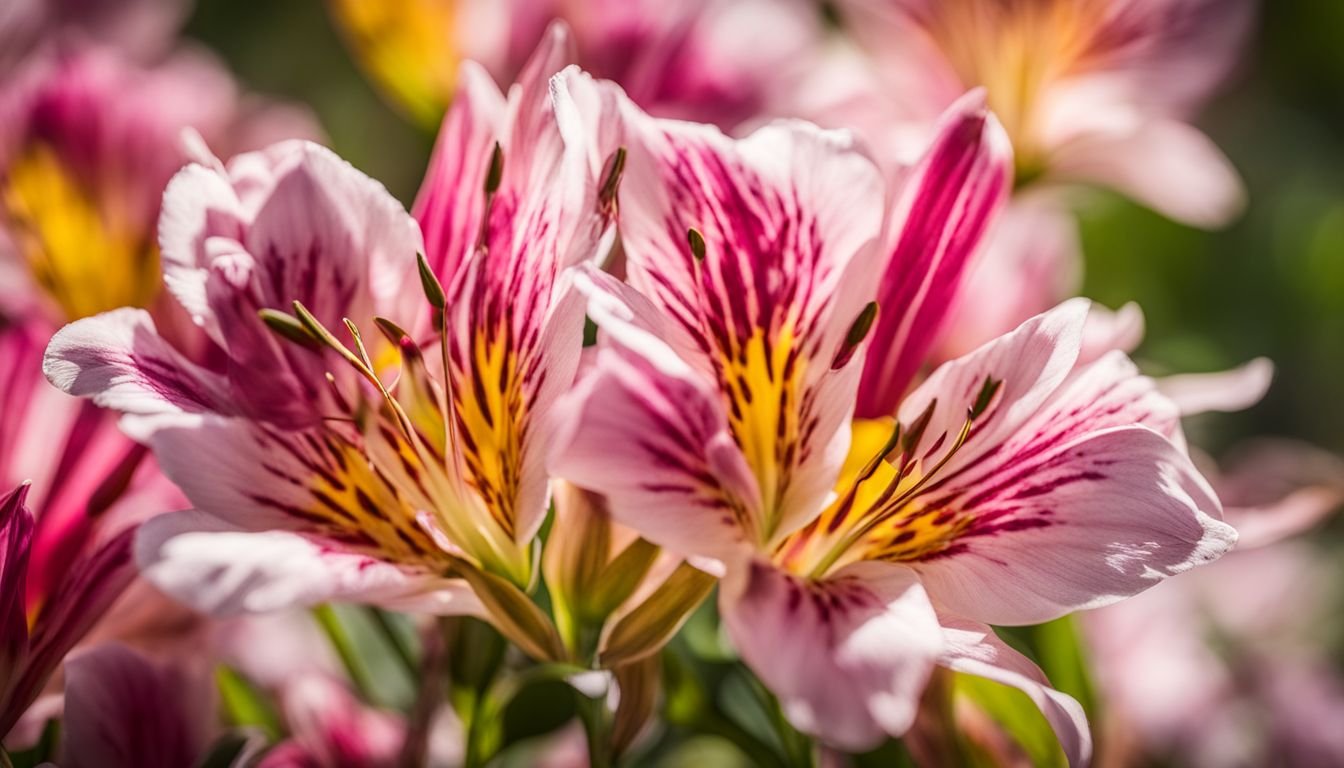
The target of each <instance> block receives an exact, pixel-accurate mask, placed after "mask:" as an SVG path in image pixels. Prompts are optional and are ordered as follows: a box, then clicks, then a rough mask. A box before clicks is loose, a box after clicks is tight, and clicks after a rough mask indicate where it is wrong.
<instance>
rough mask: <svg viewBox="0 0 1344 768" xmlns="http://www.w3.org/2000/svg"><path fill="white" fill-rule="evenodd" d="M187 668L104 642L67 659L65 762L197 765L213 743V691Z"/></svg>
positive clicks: (98, 767) (78, 766)
mask: <svg viewBox="0 0 1344 768" xmlns="http://www.w3.org/2000/svg"><path fill="white" fill-rule="evenodd" d="M201 682H203V681H199V680H189V679H186V676H185V675H183V674H182V672H181V671H180V670H177V669H173V668H168V667H159V666H156V665H155V664H153V663H151V662H150V661H148V660H147V659H145V658H144V657H142V656H140V655H138V654H136V653H133V652H132V651H130V650H128V649H127V648H125V647H124V646H120V645H102V646H99V647H97V648H95V649H93V650H91V651H86V652H84V653H81V654H79V655H77V656H75V657H74V658H72V659H71V660H70V661H69V662H68V663H67V664H66V665H65V715H64V718H63V720H62V725H63V729H62V730H63V733H62V735H63V745H62V765H68V766H70V767H71V768H104V767H106V768H141V767H142V766H164V767H165V768H167V766H174V765H192V764H194V763H195V762H196V760H197V759H198V758H199V757H200V756H201V752H202V750H203V749H204V748H205V745H206V733H205V731H206V730H207V729H208V728H209V727H210V725H211V721H212V719H213V718H212V714H213V713H212V712H211V711H210V707H209V702H211V701H212V700H213V697H212V696H209V695H206V696H202V695H200V691H199V690H196V685H197V684H199V683H201Z"/></svg>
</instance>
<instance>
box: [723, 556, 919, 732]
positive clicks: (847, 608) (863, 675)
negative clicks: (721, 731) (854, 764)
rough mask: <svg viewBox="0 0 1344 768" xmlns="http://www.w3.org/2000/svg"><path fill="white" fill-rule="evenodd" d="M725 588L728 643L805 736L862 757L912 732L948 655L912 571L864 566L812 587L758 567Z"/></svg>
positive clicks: (765, 566)
mask: <svg viewBox="0 0 1344 768" xmlns="http://www.w3.org/2000/svg"><path fill="white" fill-rule="evenodd" d="M723 589H724V591H723V594H722V602H721V605H722V612H723V619H724V623H725V626H726V627H727V629H728V633H729V636H730V637H731V638H732V640H733V643H734V644H735V645H736V646H737V648H738V650H739V651H740V652H741V654H742V658H743V660H744V661H746V663H747V664H748V665H749V666H750V667H751V668H752V669H753V670H754V671H755V672H756V674H757V675H758V676H759V677H760V678H761V681H762V682H764V683H765V685H766V687H768V688H769V689H770V690H771V691H772V692H774V694H775V695H776V696H778V697H779V700H780V704H781V705H782V706H783V708H784V713H785V715H786V716H787V717H788V718H789V721H790V722H792V723H793V724H794V726H796V727H797V728H798V729H800V730H802V731H804V732H806V733H809V734H812V735H814V736H816V737H818V738H819V739H821V740H823V741H825V742H826V743H828V744H831V745H833V746H836V747H840V748H842V749H845V750H849V751H862V750H866V749H869V748H871V747H873V746H875V745H876V744H877V743H879V742H880V741H882V740H883V739H884V738H885V737H886V736H888V735H891V736H900V735H901V734H903V733H904V732H905V731H906V729H907V728H909V727H910V724H911V722H913V720H914V717H915V711H916V707H917V705H918V702H919V697H920V694H921V693H922V692H923V689H924V684H925V682H926V681H927V680H928V676H929V673H930V671H931V669H932V666H933V662H934V660H935V659H936V658H937V657H938V654H939V653H940V651H942V649H943V648H942V639H941V637H940V633H939V630H938V623H937V617H936V616H935V615H934V613H933V610H932V608H931V607H930V606H929V602H928V598H927V597H926V596H925V594H924V590H923V589H922V588H921V587H920V585H919V581H918V579H916V578H915V576H914V574H913V573H912V572H911V571H910V570H909V569H907V568H903V567H900V566H895V565H888V564H883V563H861V564H858V565H853V566H850V567H849V568H846V569H843V570H841V571H840V572H838V573H836V574H835V575H833V576H830V577H828V578H827V579H826V580H825V581H821V582H810V581H805V580H801V579H798V578H795V577H793V576H790V575H788V574H786V573H784V572H782V571H780V570H777V569H776V568H774V567H772V566H770V565H768V564H765V563H761V562H753V563H751V564H750V565H749V566H747V567H746V568H744V569H743V570H742V572H740V573H738V574H736V575H733V574H731V573H730V575H729V580H728V581H727V582H725V584H724V588H723Z"/></svg>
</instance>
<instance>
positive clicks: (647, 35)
mask: <svg viewBox="0 0 1344 768" xmlns="http://www.w3.org/2000/svg"><path fill="white" fill-rule="evenodd" d="M329 5H330V7H331V10H332V13H333V15H334V17H335V19H336V20H337V22H338V23H339V25H340V27H341V28H342V29H343V30H344V32H345V33H346V37H347V39H348V40H349V42H350V44H351V47H352V48H353V50H354V52H355V54H356V56H357V57H358V59H359V61H360V63H361V64H362V65H363V67H364V69H365V70H366V71H367V72H368V73H369V75H370V76H371V78H372V79H373V80H374V81H375V82H376V83H377V84H378V85H379V86H381V87H382V88H383V89H384V90H385V91H386V92H388V93H389V95H391V96H392V97H393V98H394V99H395V100H396V101H397V102H398V103H399V104H400V105H401V106H402V107H404V108H405V109H406V110H407V111H408V112H409V113H410V114H411V116H412V117H414V118H416V119H417V120H418V121H420V122H423V123H429V124H432V123H433V122H434V121H436V120H438V118H439V115H441V114H443V112H444V110H445V109H446V107H447V106H448V105H449V104H450V103H451V102H452V100H453V99H454V98H455V97H456V93H455V88H456V87H457V85H458V82H459V81H458V79H457V77H456V75H457V71H458V69H459V67H460V66H461V65H462V62H463V61H465V60H467V59H470V60H472V61H477V62H480V63H481V64H483V65H484V66H485V67H486V69H487V70H488V71H489V72H490V73H491V74H492V75H494V76H495V78H496V80H497V81H499V82H504V83H507V82H511V81H512V80H513V79H514V78H515V77H516V76H517V75H518V73H519V72H520V71H521V69H522V65H523V63H524V62H525V61H526V59H527V56H528V54H529V52H530V51H531V50H532V48H533V46H534V45H535V44H536V41H537V40H538V39H539V38H541V37H542V36H543V34H544V32H543V30H545V29H546V26H547V24H548V23H549V22H550V21H551V20H553V19H559V20H563V21H564V22H565V23H567V24H568V25H569V27H570V28H571V29H572V30H573V32H574V43H575V49H576V52H577V61H578V63H579V64H580V65H581V66H582V67H583V68H584V69H585V70H587V71H589V72H592V73H593V74H594V75H595V76H597V77H602V78H607V79H610V80H614V81H616V82H618V83H620V84H621V85H622V86H623V87H624V88H625V90H626V92H627V93H628V94H629V95H630V97H631V98H633V99H634V100H635V101H636V102H637V103H639V104H640V105H641V106H643V107H644V108H646V109H648V110H650V111H651V112H653V113H654V114H658V115H662V116H666V117H679V118H684V119H694V120H702V121H706V122H713V123H716V124H718V125H721V126H723V127H724V128H725V129H726V128H731V127H733V126H735V125H737V124H738V123H741V122H742V121H744V120H747V119H749V118H752V117H755V116H757V115H759V114H763V113H769V112H771V111H772V110H771V108H770V107H771V105H772V104H774V103H775V102H777V101H779V100H781V99H782V95H783V94H784V93H785V92H786V91H787V89H788V88H789V87H790V86H789V84H790V83H792V82H794V81H795V79H797V78H795V77H794V75H800V74H801V72H803V71H804V70H805V68H806V67H807V61H808V57H807V55H806V54H808V53H809V52H810V51H811V49H812V46H813V45H814V44H815V43H816V41H817V39H818V37H819V33H820V31H821V30H820V26H821V25H820V18H819V16H818V14H817V12H816V9H815V8H813V7H812V5H811V4H810V3H808V2H803V1H801V0H785V1H783V2H781V0H747V1H746V2H743V0H684V1H683V2H676V3H667V2H661V0H467V1H466V2H463V1H462V0H395V1H394V2H379V3H369V2H362V1H361V0H330V3H329Z"/></svg>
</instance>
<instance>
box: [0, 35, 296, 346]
mask: <svg viewBox="0 0 1344 768" xmlns="http://www.w3.org/2000/svg"><path fill="white" fill-rule="evenodd" d="M0 92H2V95H0V116H3V127H0V229H2V230H3V232H0V269H2V270H4V273H5V274H6V276H7V279H6V281H5V287H4V289H3V290H2V291H0V312H4V313H5V314H7V315H10V316H14V315H25V316H26V315H31V314H33V313H35V312H38V313H42V314H45V315H46V316H47V317H49V318H51V320H52V321H53V322H57V323H59V322H64V321H68V320H74V319H78V318H80V317H86V316H88V315H92V314H96V313H98V312H101V311H106V310H109V309H115V308H117V307H121V306H139V307H151V306H155V303H156V299H157V297H158V290H157V285H158V275H159V269H158V248H157V244H156V242H155V238H154V223H155V220H156V218H157V216H158V210H159V200H160V198H161V196H162V193H163V190H164V187H165V186H166V184H167V183H168V180H169V178H171V177H172V175H173V173H175V172H176V171H177V169H178V168H180V167H181V166H182V165H183V164H185V163H186V161H187V159H188V148H187V146H186V144H184V139H183V132H184V130H185V129H188V128H190V129H192V130H193V131H195V132H196V135H198V136H201V137H204V139H205V140H206V141H207V142H208V143H210V144H212V145H213V146H215V147H216V148H217V149H218V150H219V151H221V152H222V153H224V156H228V155H231V154H232V153H233V152H236V151H239V150H241V149H244V148H247V147H248V146H250V145H253V144H255V142H257V141H269V140H274V139H278V138H280V137H281V136H284V135H299V136H305V135H312V134H313V133H314V128H313V126H312V123H311V121H310V120H309V119H308V118H307V116H306V114H305V113H303V112H301V111H299V110H298V109H297V108H294V107H288V106H284V107H281V106H273V105H269V104H265V103H263V102H261V101H258V100H256V99H255V98H254V97H250V96H244V95H242V94H240V93H239V92H238V89H237V87H236V86H235V84H234V82H233V80H232V78H231V77H230V76H229V74H228V72H227V71H226V70H224V69H223V67H222V66H221V65H220V64H219V63H218V62H216V61H215V60H214V59H213V58H212V57H211V56H210V55H208V54H206V53H205V52H203V51H199V50H195V49H184V50H181V51H179V52H177V53H174V54H172V55H171V56H169V57H168V58H166V59H164V60H162V61H160V62H158V63H154V64H140V63H135V62H132V61H131V60H130V59H128V58H127V56H126V55H125V54H124V53H122V52H119V51H117V50H116V49H113V48H108V47H96V46H57V45H52V46H49V47H47V48H44V49H41V50H39V51H38V52H36V53H35V54H34V55H33V56H32V57H31V58H30V60H28V61H27V62H25V64H24V66H23V67H22V68H21V69H20V70H19V71H16V72H15V73H14V74H13V75H12V76H11V77H7V78H6V80H5V82H4V87H3V88H2V89H0ZM34 286H35V287H37V288H38V289H39V290H37V291H34V290H33V288H34ZM159 311H160V313H161V314H164V313H166V312H167V308H166V307H160V308H159ZM180 322H181V324H183V325H186V323H185V320H184V319H180Z"/></svg>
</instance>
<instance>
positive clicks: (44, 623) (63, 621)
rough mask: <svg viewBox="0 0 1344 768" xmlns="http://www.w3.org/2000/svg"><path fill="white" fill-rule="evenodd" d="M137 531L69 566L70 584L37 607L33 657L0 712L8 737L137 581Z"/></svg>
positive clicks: (31, 640)
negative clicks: (72, 651)
mask: <svg viewBox="0 0 1344 768" xmlns="http://www.w3.org/2000/svg"><path fill="white" fill-rule="evenodd" d="M134 533H135V529H134V528H127V529H124V530H122V531H120V532H119V533H116V534H115V535H112V536H110V537H109V538H106V539H105V540H101V541H96V542H94V543H93V544H92V545H91V546H90V547H88V548H86V550H85V551H84V552H82V553H80V554H79V556H78V557H76V558H75V559H73V560H72V561H71V562H70V565H69V569H68V570H67V572H66V574H65V578H64V579H63V580H62V581H61V582H60V583H59V584H58V585H57V586H56V588H55V589H54V590H53V591H52V592H51V594H49V595H47V596H46V601H45V602H44V603H43V604H42V605H41V606H40V607H34V609H35V610H36V613H35V614H34V616H33V617H32V619H31V621H32V630H31V633H30V637H29V648H28V655H27V658H26V659H25V661H24V664H23V666H22V668H21V669H20V670H19V673H18V674H17V675H16V677H15V679H13V680H11V681H10V687H9V692H8V693H7V694H6V698H5V701H4V702H3V706H2V707H0V733H6V732H8V731H9V729H10V728H11V727H13V725H14V723H15V722H16V721H17V720H18V718H19V716H20V715H22V713H23V711H24V710H25V709H27V707H28V705H29V704H31V703H32V701H33V700H34V699H35V698H36V697H37V695H38V694H39V693H40V692H41V691H42V687H43V686H44V685H45V684H46V682H47V679H48V678H49V677H50V676H51V674H52V673H53V672H54V671H55V670H56V668H57V666H59V665H60V663H61V659H63V658H65V655H66V653H68V652H69V651H70V649H71V648H73V647H74V646H75V644H76V643H78V642H79V641H80V639H82V638H83V637H84V635H85V634H87V633H88V631H89V630H90V629H91V628H92V627H93V625H94V624H96V623H97V622H98V620H99V619H101V618H102V616H103V613H104V612H105V611H107V609H108V608H109V607H110V606H111V605H112V603H113V602H114V601H115V600H116V599H117V597H118V596H120V595H121V593H122V591H124V590H125V588H126V586H127V585H128V584H130V582H131V579H133V578H134V577H135V564H134V563H133V562H132V560H131V538H132V536H133V535H134Z"/></svg>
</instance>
